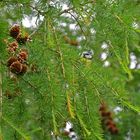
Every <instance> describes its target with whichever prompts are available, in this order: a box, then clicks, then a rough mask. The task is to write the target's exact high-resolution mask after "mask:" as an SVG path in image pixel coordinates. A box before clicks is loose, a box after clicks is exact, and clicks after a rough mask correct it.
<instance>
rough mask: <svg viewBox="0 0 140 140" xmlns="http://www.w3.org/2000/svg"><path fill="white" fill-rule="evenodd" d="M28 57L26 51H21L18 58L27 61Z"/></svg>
mask: <svg viewBox="0 0 140 140" xmlns="http://www.w3.org/2000/svg"><path fill="white" fill-rule="evenodd" d="M27 57H28V54H27V52H26V51H21V52H20V53H19V54H18V58H19V60H21V61H22V60H27Z"/></svg>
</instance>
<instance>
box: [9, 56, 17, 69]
mask: <svg viewBox="0 0 140 140" xmlns="http://www.w3.org/2000/svg"><path fill="white" fill-rule="evenodd" d="M17 60H18V59H17V58H16V57H14V56H12V57H10V58H9V59H8V60H7V66H8V67H10V66H11V64H12V63H13V62H16V61H17Z"/></svg>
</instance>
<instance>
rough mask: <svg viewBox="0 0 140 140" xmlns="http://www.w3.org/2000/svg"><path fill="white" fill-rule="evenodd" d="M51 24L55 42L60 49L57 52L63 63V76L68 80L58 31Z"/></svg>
mask: <svg viewBox="0 0 140 140" xmlns="http://www.w3.org/2000/svg"><path fill="white" fill-rule="evenodd" d="M50 24H51V27H52V32H53V35H54V40H55V42H56V46H57V48H58V51H57V52H58V54H59V57H60V61H61V68H62V74H63V77H64V79H65V78H66V73H65V67H64V60H63V54H62V51H61V49H60V44H59V43H58V38H57V35H56V31H55V29H54V27H53V25H52V23H50Z"/></svg>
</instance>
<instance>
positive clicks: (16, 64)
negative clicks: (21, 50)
mask: <svg viewBox="0 0 140 140" xmlns="http://www.w3.org/2000/svg"><path fill="white" fill-rule="evenodd" d="M10 71H11V72H12V73H15V74H20V72H21V71H22V64H21V63H20V62H19V61H16V62H13V63H12V64H11V66H10Z"/></svg>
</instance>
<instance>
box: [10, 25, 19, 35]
mask: <svg viewBox="0 0 140 140" xmlns="http://www.w3.org/2000/svg"><path fill="white" fill-rule="evenodd" d="M9 32H10V36H11V37H13V38H17V36H18V35H19V33H20V26H19V25H18V24H14V25H13V26H12V27H11V29H10V31H9Z"/></svg>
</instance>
